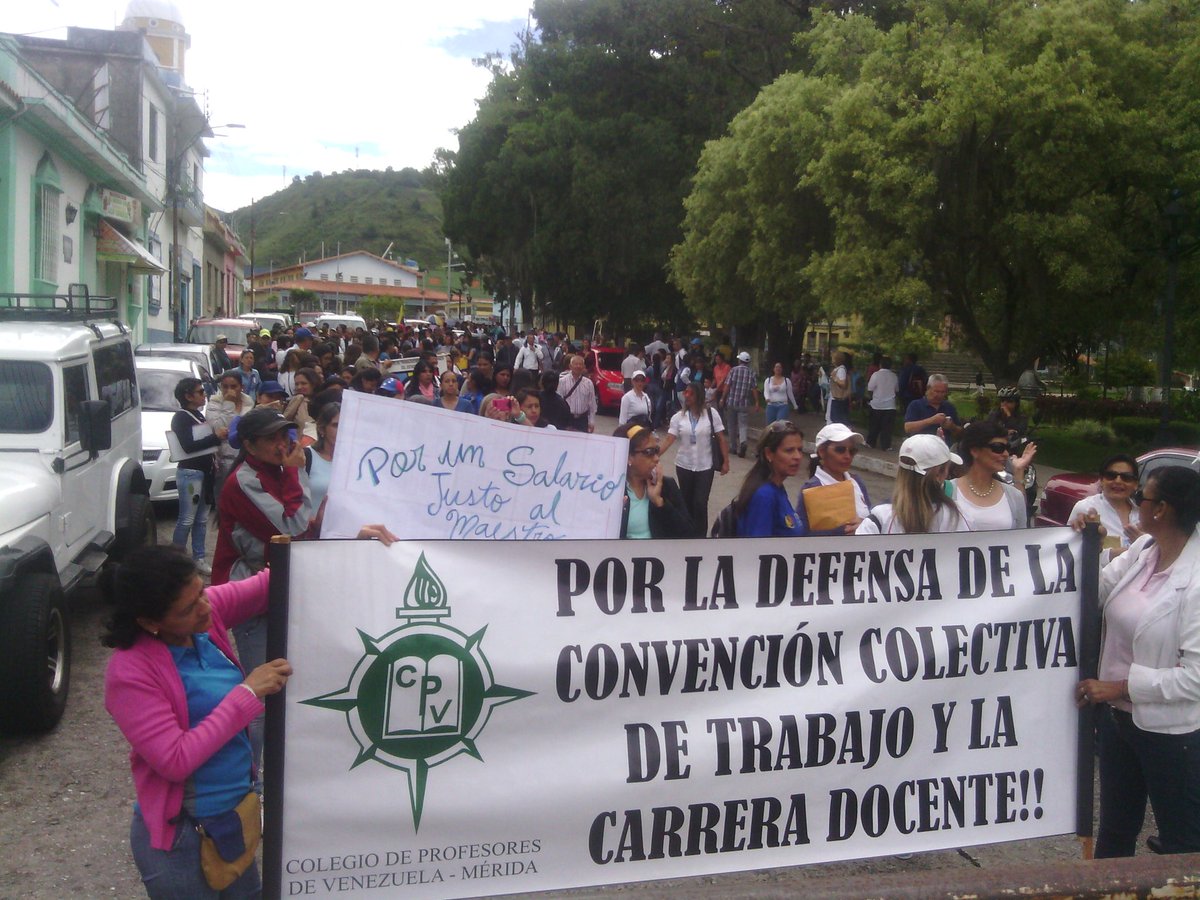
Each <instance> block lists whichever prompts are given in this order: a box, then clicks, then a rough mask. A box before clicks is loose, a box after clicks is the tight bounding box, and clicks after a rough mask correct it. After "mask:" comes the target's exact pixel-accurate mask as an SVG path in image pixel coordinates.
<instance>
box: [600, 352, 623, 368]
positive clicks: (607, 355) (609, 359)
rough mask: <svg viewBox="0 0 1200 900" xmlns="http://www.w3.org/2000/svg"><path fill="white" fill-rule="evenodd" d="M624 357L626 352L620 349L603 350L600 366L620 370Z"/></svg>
mask: <svg viewBox="0 0 1200 900" xmlns="http://www.w3.org/2000/svg"><path fill="white" fill-rule="evenodd" d="M623 359H625V354H624V353H622V352H621V351H620V350H601V351H600V368H602V369H609V370H613V371H618V372H619V371H620V370H621V361H622V360H623Z"/></svg>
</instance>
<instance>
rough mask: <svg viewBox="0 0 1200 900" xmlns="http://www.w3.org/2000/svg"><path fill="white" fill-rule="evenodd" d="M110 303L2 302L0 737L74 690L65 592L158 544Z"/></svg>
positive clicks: (42, 723)
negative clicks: (106, 565)
mask: <svg viewBox="0 0 1200 900" xmlns="http://www.w3.org/2000/svg"><path fill="white" fill-rule="evenodd" d="M114 311H115V303H114V301H112V300H111V299H110V298H98V297H91V298H89V297H88V296H87V295H86V292H84V293H83V294H82V296H75V295H72V296H70V297H62V296H58V297H50V296H30V295H16V294H8V295H6V294H0V459H2V460H3V464H2V465H0V730H3V731H8V732H13V731H42V730H46V729H49V728H53V727H54V725H56V724H57V723H58V720H59V719H60V718H61V717H62V713H63V709H64V708H65V706H66V702H67V689H68V686H69V683H70V662H71V633H70V620H69V614H68V608H67V604H66V601H65V599H64V598H65V596H66V595H67V594H68V593H69V592H70V591H71V589H72V588H74V587H75V586H76V585H78V584H79V583H80V582H81V581H83V580H84V579H85V578H87V577H89V576H92V575H95V574H96V573H97V572H98V571H99V570H100V567H101V566H103V565H104V563H105V562H106V561H107V560H108V559H109V558H110V557H113V556H119V555H121V554H123V553H127V552H128V551H130V550H132V549H134V548H135V547H137V546H139V545H141V544H142V543H144V542H145V541H147V540H149V541H153V540H154V537H155V527H154V511H153V509H152V508H151V506H150V499H149V495H148V487H149V486H148V483H147V481H146V477H145V475H144V474H143V472H142V466H141V456H142V442H141V424H140V409H139V406H140V400H139V395H138V387H137V377H136V375H135V372H134V365H133V346H132V344H131V342H130V336H129V330H128V329H127V328H126V327H125V325H123V324H122V323H120V322H117V321H115V320H114V319H112V318H108V319H105V318H104V317H105V316H112V315H113V314H114Z"/></svg>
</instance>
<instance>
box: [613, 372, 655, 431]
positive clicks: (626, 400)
mask: <svg viewBox="0 0 1200 900" xmlns="http://www.w3.org/2000/svg"><path fill="white" fill-rule="evenodd" d="M630 379H631V381H632V382H633V388H632V390H629V391H627V392H626V393H625V395H624V396H623V397H621V412H620V415H618V416H617V424H618V425H627V424H628V423H629V422H630V421H632V420H634V419H636V420H637V422H636V423H635V424H639V425H649V424H650V422H651V419H652V417H653V415H654V406H653V404H652V403H651V401H650V395H649V394H647V393H646V370H645V369H637V370H636V371H634V373H633V374H632V375H631V376H630Z"/></svg>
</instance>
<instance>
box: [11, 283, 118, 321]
mask: <svg viewBox="0 0 1200 900" xmlns="http://www.w3.org/2000/svg"><path fill="white" fill-rule="evenodd" d="M14 319H15V320H21V321H31V322H45V321H58V320H66V321H76V322H88V321H91V320H95V319H101V320H108V321H111V322H113V323H114V324H116V325H118V326H119V327H120V328H121V329H122V330H123V331H127V330H128V329H127V328H126V327H125V324H124V323H123V322H121V321H119V320H118V319H117V300H116V298H115V297H93V296H92V295H91V294H90V293H89V292H88V286H87V285H86V284H72V285H71V286H70V287H69V288H68V289H67V293H65V294H17V293H3V292H0V320H14Z"/></svg>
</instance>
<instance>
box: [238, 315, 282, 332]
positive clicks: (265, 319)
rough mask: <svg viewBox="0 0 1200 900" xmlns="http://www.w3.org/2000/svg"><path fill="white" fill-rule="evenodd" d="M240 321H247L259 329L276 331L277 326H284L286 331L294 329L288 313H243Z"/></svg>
mask: <svg viewBox="0 0 1200 900" xmlns="http://www.w3.org/2000/svg"><path fill="white" fill-rule="evenodd" d="M238 318H239V319H246V320H247V321H249V322H252V323H254V324H257V325H258V327H259V328H266V329H268V330H270V331H274V329H275V326H276V325H280V326H282V327H283V328H284V329H287V328H291V327H292V317H291V316H289V315H288V314H287V313H270V312H262V311H259V312H252V313H242V314H241V315H240V316H238Z"/></svg>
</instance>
